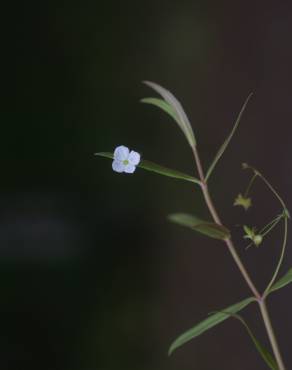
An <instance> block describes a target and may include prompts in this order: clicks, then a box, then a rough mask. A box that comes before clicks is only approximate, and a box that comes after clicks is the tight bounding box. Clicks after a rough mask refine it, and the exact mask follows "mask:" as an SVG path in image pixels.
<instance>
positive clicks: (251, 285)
mask: <svg viewBox="0 0 292 370" xmlns="http://www.w3.org/2000/svg"><path fill="white" fill-rule="evenodd" d="M193 154H194V157H195V161H196V165H197V169H198V173H199V177H200V180H201V189H202V192H203V195H204V198H205V201H206V204H207V207H208V209H209V212H210V213H211V215H212V217H213V219H214V221H215V223H217V224H219V225H222V222H221V220H220V217H219V215H218V213H217V211H216V208H215V206H214V203H213V201H212V199H211V196H210V193H209V189H208V185H207V182H206V179H205V176H204V172H203V168H202V164H201V161H200V157H199V154H198V151H197V148H196V147H194V148H193ZM271 190H272V191H273V192H274V189H273V188H272V189H271ZM276 195H277V198H278V199H279V200H280V201H281V203H282V204H284V202H283V201H282V199H281V198H280V197H279V196H278V194H276ZM285 209H286V207H285ZM225 243H226V245H227V247H228V249H229V252H230V253H231V255H232V257H233V260H234V262H235V263H236V265H237V267H238V269H239V271H240V272H241V274H242V276H243V278H244V280H245V281H246V283H247V285H248V286H249V288H250V290H251V291H252V293H253V295H254V297H255V298H256V300H257V302H258V304H259V307H260V312H261V315H262V318H263V322H264V325H265V328H266V331H267V335H268V337H269V341H270V343H271V347H272V349H273V353H274V356H275V359H276V361H277V365H278V367H279V370H286V368H285V365H284V363H283V360H282V356H281V353H280V349H279V346H278V343H277V339H276V336H275V333H274V330H273V327H272V323H271V320H270V317H269V314H268V310H267V306H266V302H265V298H266V297H265V295H263V296H261V294H260V293H259V292H258V290H257V288H256V286H255V284H254V283H253V281H252V279H251V277H250V276H249V273H248V272H247V270H246V268H245V266H244V265H243V263H242V261H241V259H240V257H239V255H238V253H237V251H236V249H235V247H234V245H233V242H232V240H231V238H228V239H226V240H225Z"/></svg>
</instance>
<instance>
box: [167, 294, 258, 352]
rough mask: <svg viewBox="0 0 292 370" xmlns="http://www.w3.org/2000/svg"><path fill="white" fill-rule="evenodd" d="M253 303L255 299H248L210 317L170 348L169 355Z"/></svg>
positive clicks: (187, 332)
mask: <svg viewBox="0 0 292 370" xmlns="http://www.w3.org/2000/svg"><path fill="white" fill-rule="evenodd" d="M253 301H255V298H253V297H250V298H246V299H244V300H243V301H241V302H239V303H236V304H234V305H232V306H229V307H227V308H226V309H224V310H222V311H223V312H216V313H214V314H212V315H210V316H209V317H208V318H207V319H205V320H203V321H201V322H200V323H198V324H197V325H196V326H194V327H193V328H191V329H190V330H188V331H186V332H185V333H183V334H182V335H180V336H179V337H178V338H177V339H176V340H175V341H174V342H173V343H172V345H171V346H170V348H169V351H168V354H169V355H171V354H172V353H173V352H174V351H175V350H176V349H177V348H179V347H181V346H182V345H183V344H185V343H187V342H189V341H190V340H192V339H194V338H196V337H198V336H199V335H201V334H203V333H205V332H206V331H207V330H209V329H211V328H213V327H214V326H216V325H218V324H220V323H221V322H223V321H224V320H226V319H228V318H229V317H230V316H231V315H232V314H234V313H236V312H239V311H241V310H242V309H244V308H245V307H246V306H247V305H249V304H250V303H251V302H253Z"/></svg>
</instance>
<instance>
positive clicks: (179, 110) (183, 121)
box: [144, 81, 196, 148]
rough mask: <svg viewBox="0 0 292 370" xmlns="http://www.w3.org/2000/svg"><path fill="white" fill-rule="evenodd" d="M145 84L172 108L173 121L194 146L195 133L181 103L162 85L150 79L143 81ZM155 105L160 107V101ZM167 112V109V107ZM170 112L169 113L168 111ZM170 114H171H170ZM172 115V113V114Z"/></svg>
mask: <svg viewBox="0 0 292 370" xmlns="http://www.w3.org/2000/svg"><path fill="white" fill-rule="evenodd" d="M144 83H145V85H147V86H149V87H151V88H152V89H153V90H155V91H156V92H157V93H158V94H159V95H161V96H162V97H163V99H164V100H165V101H166V103H168V104H169V105H170V106H171V108H172V109H173V112H174V113H175V117H173V118H174V119H175V121H176V122H177V124H178V125H179V127H180V129H181V130H182V131H183V133H184V134H185V137H186V139H187V141H188V143H189V144H190V146H191V147H192V148H194V147H195V146H196V139H195V135H194V132H193V129H192V126H191V124H190V121H189V119H188V117H187V115H186V113H185V111H184V109H183V107H182V105H181V103H180V102H179V101H178V100H177V99H176V97H175V96H174V95H173V94H172V93H171V92H170V91H168V90H166V89H165V88H164V87H162V86H160V85H158V84H156V83H154V82H150V81H144ZM157 103H158V102H156V104H155V105H157V106H160V108H162V106H161V103H159V104H157ZM166 108H167V107H166V106H164V107H163V108H162V109H163V110H165V109H166ZM167 109H168V108H167ZM168 113H169V109H168ZM169 114H170V113H169ZM171 115H172V114H171ZM172 116H173V115H172Z"/></svg>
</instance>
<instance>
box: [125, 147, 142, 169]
mask: <svg viewBox="0 0 292 370" xmlns="http://www.w3.org/2000/svg"><path fill="white" fill-rule="evenodd" d="M140 159H141V156H140V154H139V153H137V152H135V151H134V150H131V153H130V154H129V157H128V161H129V163H130V164H133V165H135V166H137V164H139V162H140Z"/></svg>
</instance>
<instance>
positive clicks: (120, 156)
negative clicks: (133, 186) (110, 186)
mask: <svg viewBox="0 0 292 370" xmlns="http://www.w3.org/2000/svg"><path fill="white" fill-rule="evenodd" d="M140 158H141V157H140V154H139V153H137V152H134V150H131V152H130V151H129V148H127V147H126V146H123V145H121V146H118V147H117V148H116V149H115V151H114V160H113V163H112V168H113V170H114V171H115V172H119V173H121V172H126V173H133V172H135V169H136V166H137V165H138V164H139V162H140Z"/></svg>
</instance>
